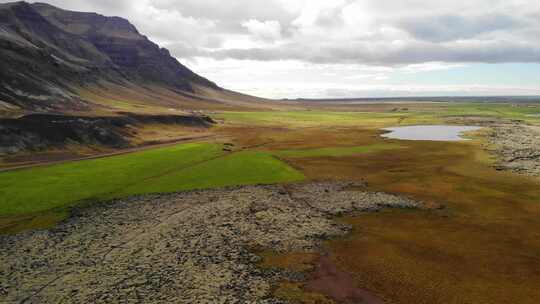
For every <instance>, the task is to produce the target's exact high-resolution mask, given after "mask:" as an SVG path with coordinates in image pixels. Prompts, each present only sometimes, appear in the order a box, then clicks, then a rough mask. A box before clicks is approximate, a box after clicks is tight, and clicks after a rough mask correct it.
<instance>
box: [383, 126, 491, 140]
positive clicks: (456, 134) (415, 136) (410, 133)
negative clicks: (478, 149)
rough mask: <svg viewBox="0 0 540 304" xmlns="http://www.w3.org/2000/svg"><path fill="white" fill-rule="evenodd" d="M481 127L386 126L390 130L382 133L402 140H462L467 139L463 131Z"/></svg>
mask: <svg viewBox="0 0 540 304" xmlns="http://www.w3.org/2000/svg"><path fill="white" fill-rule="evenodd" d="M479 129H481V127H473V126H445V125H437V126H405V127H395V128H384V129H383V130H385V131H390V133H386V134H383V135H381V136H382V137H386V138H392V139H402V140H431V141H461V140H467V139H466V138H463V137H461V134H462V133H463V132H468V131H476V130H479Z"/></svg>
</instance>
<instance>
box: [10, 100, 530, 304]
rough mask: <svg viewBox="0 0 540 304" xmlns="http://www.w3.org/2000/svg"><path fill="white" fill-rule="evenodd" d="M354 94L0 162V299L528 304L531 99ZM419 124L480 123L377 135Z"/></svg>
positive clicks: (226, 115)
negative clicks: (40, 161)
mask: <svg viewBox="0 0 540 304" xmlns="http://www.w3.org/2000/svg"><path fill="white" fill-rule="evenodd" d="M350 107H351V108H349V107H347V108H346V109H345V108H344V109H342V111H339V112H337V111H335V109H334V110H332V109H324V110H323V109H322V108H312V109H309V110H304V111H263V112H216V113H213V114H211V115H212V118H213V119H214V120H215V121H217V122H218V124H217V125H215V126H213V127H212V128H210V129H208V130H206V131H205V132H209V133H211V135H212V136H214V137H213V139H212V140H211V141H208V142H204V141H203V142H198V143H189V144H179V145H173V146H168V147H161V148H158V149H151V150H147V151H137V152H134V153H129V154H125V155H117V156H112V157H106V158H102V159H92V160H83V161H78V162H68V163H64V164H59V165H52V166H44V167H39V168H29V169H24V170H17V171H13V172H4V173H0V197H1V198H2V199H3V202H2V204H1V205H0V231H1V232H2V233H4V234H6V233H7V234H6V235H2V236H0V248H1V251H0V262H1V263H0V274H1V275H0V278H1V281H0V302H3V300H5V302H10V301H11V302H13V301H14V302H19V303H20V302H25V303H57V302H118V301H133V302H137V301H139V302H141V303H148V302H152V301H155V302H159V301H160V300H161V302H163V301H167V302H171V301H172V302H175V301H176V302H193V301H201V302H204V301H207V302H215V300H216V299H220V300H221V301H223V302H227V301H229V302H234V301H237V302H250V301H256V302H257V301H258V302H261V303H277V302H288V303H333V302H337V303H355V302H358V300H359V299H360V298H362V299H364V300H365V302H366V303H381V301H383V302H384V303H395V304H400V303H403V304H408V303H426V304H435V303H440V304H443V303H444V304H448V303H455V304H458V303H482V304H494V303H531V304H536V303H537V302H538V301H537V299H538V298H540V292H539V290H538V288H537V287H538V286H539V284H540V274H539V273H538V269H540V260H539V259H538V256H539V254H540V235H539V234H538V231H540V220H539V219H540V201H539V199H538V198H539V197H540V180H539V179H538V176H537V169H538V163H539V161H540V159H539V158H538V153H539V152H538V151H539V150H538V149H539V148H538V147H539V145H538V126H540V117H538V116H537V115H534V114H535V113H540V107H539V106H538V105H520V106H515V105H509V104H433V103H429V104H406V105H405V104H403V105H396V104H392V105H388V104H386V105H355V106H350ZM345 110H346V111H345ZM416 124H459V125H479V126H482V127H484V128H483V129H482V130H480V131H477V132H474V133H470V134H467V136H468V137H470V138H471V139H473V140H470V141H463V142H431V141H401V140H390V139H384V138H382V137H381V136H380V135H381V133H382V131H381V130H380V129H381V128H383V127H390V126H399V125H416ZM156 128H157V129H156ZM170 131H171V132H170V133H169V132H166V133H167V134H171V135H173V134H174V131H173V130H172V129H171V130H170ZM150 132H151V133H152V132H156V133H154V134H160V132H159V127H157V126H154V127H152V129H151V131H150ZM249 185H251V186H249ZM265 185H266V186H265ZM227 187H229V188H227ZM230 187H233V188H230ZM197 189H198V190H197ZM203 189H207V190H203ZM212 189H213V190H212ZM179 191H180V192H179ZM182 191H184V192H182ZM156 193H161V194H156ZM167 193H169V194H167ZM104 201H105V202H108V203H101V202H104ZM380 207H407V209H405V210H404V209H401V208H398V209H395V208H389V209H386V208H383V209H380ZM410 207H417V209H409V208H410ZM418 207H419V208H418ZM368 211H378V212H368ZM36 229H44V230H41V231H36ZM29 230H30V231H29ZM17 232H18V233H17ZM10 233H11V234H10ZM332 282H334V283H332ZM336 282H337V283H336ZM75 286H80V287H75ZM159 297H163V298H159Z"/></svg>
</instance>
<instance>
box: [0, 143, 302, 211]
mask: <svg viewBox="0 0 540 304" xmlns="http://www.w3.org/2000/svg"><path fill="white" fill-rule="evenodd" d="M302 178H303V175H302V174H301V173H299V172H297V171H296V170H294V169H292V168H291V167H289V166H287V165H286V164H284V163H282V162H280V161H279V160H277V159H275V158H273V157H272V155H271V154H269V153H264V152H238V153H233V154H229V155H226V154H225V153H224V152H223V151H222V146H221V145H218V144H201V143H194V144H183V145H176V146H172V147H166V148H159V149H155V150H149V151H142V152H137V153H133V154H127V155H121V156H114V157H108V158H102V159H96V160H86V161H79V162H73V163H67V164H61V165H54V166H49V167H41V168H33V169H26V170H19V171H12V172H6V173H2V174H0V197H2V204H1V205H0V216H20V215H24V214H30V213H36V212H43V211H47V210H51V209H55V208H64V207H68V206H71V205H73V204H75V203H77V202H81V201H85V200H101V199H110V198H116V197H124V196H128V195H132V194H142V193H154V192H172V191H178V190H188V189H202V188H211V187H222V186H231V185H239V184H255V183H275V182H287V181H295V180H301V179H302Z"/></svg>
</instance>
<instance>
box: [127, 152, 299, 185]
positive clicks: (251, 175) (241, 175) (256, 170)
mask: <svg viewBox="0 0 540 304" xmlns="http://www.w3.org/2000/svg"><path fill="white" fill-rule="evenodd" d="M303 178H304V176H303V175H302V174H301V173H300V172H298V171H296V170H295V169H293V168H291V167H289V166H288V165H287V164H285V163H283V162H281V161H279V160H278V159H276V158H274V157H273V156H272V155H271V154H270V153H265V152H251V151H244V152H238V153H234V154H231V155H227V156H225V157H222V158H219V159H214V160H210V161H207V162H204V163H201V164H198V165H196V166H193V167H189V168H186V169H184V170H181V171H175V172H172V173H170V174H167V175H165V176H160V177H159V178H154V179H151V180H148V181H144V182H141V183H138V184H136V185H133V186H131V187H127V188H125V189H123V190H122V191H121V192H120V193H121V194H123V195H128V194H135V193H136V194H139V193H150V192H173V191H179V190H190V189H205V188H215V187H225V186H234V185H251V184H272V183H278V182H293V181H299V180H302V179H303Z"/></svg>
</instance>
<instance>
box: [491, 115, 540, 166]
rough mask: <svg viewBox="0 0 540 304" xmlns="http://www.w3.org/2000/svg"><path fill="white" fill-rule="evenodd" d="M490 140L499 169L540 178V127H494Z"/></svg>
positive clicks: (506, 125)
mask: <svg viewBox="0 0 540 304" xmlns="http://www.w3.org/2000/svg"><path fill="white" fill-rule="evenodd" d="M488 138H489V141H490V143H491V144H492V146H493V147H494V152H495V153H496V155H497V156H498V159H499V164H498V167H497V168H498V169H500V170H510V171H512V172H516V173H521V174H526V175H531V176H540V127H538V126H528V125H524V124H520V123H514V124H504V125H501V124H499V125H494V126H492V127H491V132H490V133H489V135H488Z"/></svg>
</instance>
